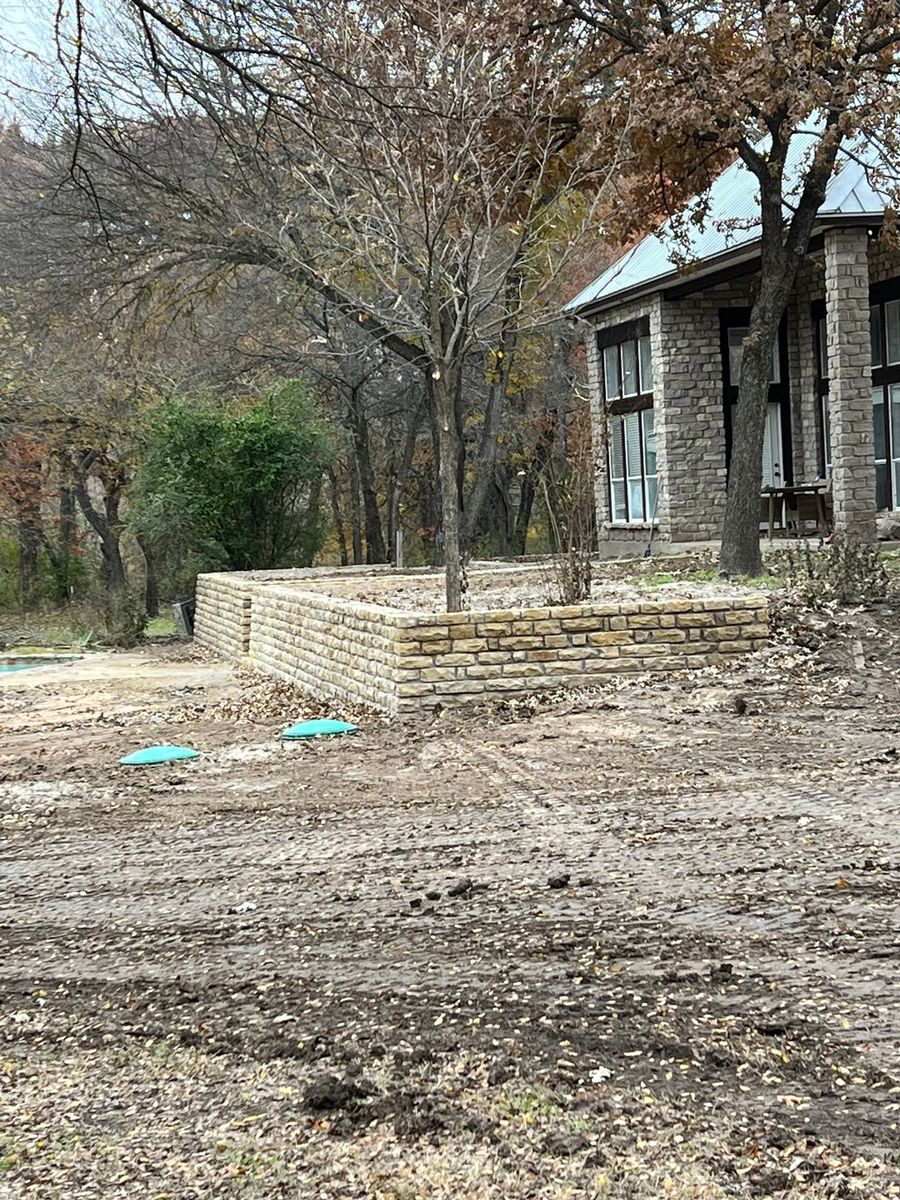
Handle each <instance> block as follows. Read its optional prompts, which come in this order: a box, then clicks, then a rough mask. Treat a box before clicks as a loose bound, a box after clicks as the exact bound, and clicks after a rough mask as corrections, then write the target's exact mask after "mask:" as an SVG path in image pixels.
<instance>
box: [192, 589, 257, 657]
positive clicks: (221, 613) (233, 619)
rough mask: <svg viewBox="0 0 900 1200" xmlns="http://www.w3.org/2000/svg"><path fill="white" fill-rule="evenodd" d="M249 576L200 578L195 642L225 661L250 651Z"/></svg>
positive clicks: (195, 617)
mask: <svg viewBox="0 0 900 1200" xmlns="http://www.w3.org/2000/svg"><path fill="white" fill-rule="evenodd" d="M251 586H252V576H251V575H249V574H245V573H237V572H236V573H233V574H225V573H222V574H219V575H200V576H199V577H198V579H197V609H196V612H195V614H194V641H195V642H197V643H198V644H199V645H201V646H203V647H204V648H205V649H207V650H212V651H213V652H214V653H215V654H218V655H220V656H221V657H222V658H242V657H243V656H244V655H245V654H246V653H247V652H248V650H249V649H250V588H251Z"/></svg>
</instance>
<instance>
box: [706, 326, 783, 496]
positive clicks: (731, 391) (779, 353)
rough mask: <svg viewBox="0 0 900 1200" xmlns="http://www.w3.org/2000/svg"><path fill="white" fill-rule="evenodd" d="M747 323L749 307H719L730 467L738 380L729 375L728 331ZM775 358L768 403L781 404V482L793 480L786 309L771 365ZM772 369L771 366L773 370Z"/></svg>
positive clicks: (729, 463)
mask: <svg viewBox="0 0 900 1200" xmlns="http://www.w3.org/2000/svg"><path fill="white" fill-rule="evenodd" d="M749 323H750V309H749V308H748V307H747V306H746V305H735V306H729V307H726V308H720V309H719V343H720V354H721V364H722V412H723V422H724V426H725V469H726V471H728V472H730V471H731V447H732V442H733V439H734V408H735V405H736V403H737V398H738V381H737V380H735V379H732V378H731V343H730V337H729V334H730V331H731V330H732V329H734V328H735V327H737V328H742V327H744V326H747V325H749ZM776 361H777V366H778V370H777V375H778V378H777V380H775V379H773V380H770V382H769V403H770V404H778V405H779V406H780V408H781V446H780V447H779V448H778V449H779V451H780V461H781V463H782V472H781V477H782V480H783V481H784V483H785V484H792V483H793V482H794V447H793V436H792V429H791V395H790V362H789V357H788V329H787V313H785V314H784V316H783V317H782V318H781V321H780V323H779V326H778V337H777V340H776V343H775V356H774V359H773V364H772V365H773V368H774V366H775V363H776ZM775 373H776V372H775V371H774V370H773V374H775Z"/></svg>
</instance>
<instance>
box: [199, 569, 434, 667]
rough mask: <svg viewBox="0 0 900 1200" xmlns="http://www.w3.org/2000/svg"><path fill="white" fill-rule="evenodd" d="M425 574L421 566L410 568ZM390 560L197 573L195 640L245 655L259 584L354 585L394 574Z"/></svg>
mask: <svg viewBox="0 0 900 1200" xmlns="http://www.w3.org/2000/svg"><path fill="white" fill-rule="evenodd" d="M408 573H409V574H422V572H421V570H420V571H418V572H416V571H411V572H408ZM393 574H396V568H395V567H393V566H392V565H391V564H390V563H379V564H376V565H370V564H361V565H356V566H349V567H285V568H284V569H282V570H275V571H223V572H218V573H215V574H207V575H198V576H197V592H196V598H197V611H196V613H195V616H194V641H196V642H197V643H198V644H199V645H201V646H204V647H205V648H206V649H208V650H213V651H214V652H215V653H216V654H219V655H221V656H222V657H223V658H244V657H245V656H246V655H247V654H249V653H250V623H251V619H252V618H251V611H252V605H253V596H254V593H255V591H256V590H257V589H258V588H259V587H261V586H262V587H265V588H267V587H269V586H271V585H272V584H273V583H284V584H296V583H298V582H303V583H306V584H309V585H310V586H314V585H315V584H316V583H317V582H318V581H321V580H324V579H336V578H339V577H340V578H344V579H346V578H347V577H348V576H353V577H354V578H355V580H356V582H355V583H353V585H352V586H353V587H355V588H358V587H359V579H360V577H361V576H362V577H368V576H378V575H393Z"/></svg>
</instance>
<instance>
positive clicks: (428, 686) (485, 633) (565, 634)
mask: <svg viewBox="0 0 900 1200" xmlns="http://www.w3.org/2000/svg"><path fill="white" fill-rule="evenodd" d="M335 590H338V591H340V590H343V589H342V588H341V587H339V586H338V587H337V588H335V586H331V587H317V586H316V585H315V584H310V585H300V584H294V585H290V586H283V585H280V584H277V583H271V584H260V585H256V586H254V588H253V605H252V621H251V631H250V662H251V665H253V666H256V667H258V668H260V669H261V670H265V671H269V672H272V673H273V674H276V675H278V676H280V677H281V678H283V679H287V680H289V681H291V682H293V683H296V684H299V685H301V686H302V687H304V688H306V689H308V690H309V691H311V692H313V693H314V694H316V695H325V696H330V697H333V698H337V699H340V700H347V701H350V702H353V703H365V704H371V705H374V706H375V707H378V708H382V709H385V710H387V711H388V712H391V713H398V714H409V713H416V712H422V711H429V710H431V709H432V708H433V707H434V706H435V705H436V704H442V705H447V706H450V705H456V704H463V703H469V702H474V701H482V700H485V699H488V698H489V697H492V696H494V697H497V696H514V695H516V694H519V695H522V694H527V693H529V692H533V691H536V690H539V689H542V688H554V687H560V686H564V685H569V686H589V685H593V684H599V683H602V682H603V681H604V679H607V678H608V677H609V676H610V675H618V674H622V673H633V672H647V671H673V670H679V669H687V668H691V667H702V666H709V665H712V664H715V663H721V662H724V661H726V660H728V659H729V658H732V657H734V656H737V655H741V654H744V653H747V652H748V651H751V650H756V649H759V648H760V647H762V646H763V645H765V643H766V640H767V637H768V609H767V600H766V597H765V596H760V595H756V594H745V595H739V596H734V597H724V598H721V599H710V600H703V599H667V600H646V601H645V600H641V601H636V602H628V603H621V604H599V603H597V604H593V603H588V604H582V605H575V606H572V607H546V608H534V609H524V610H505V611H483V612H465V613H409V612H403V611H400V610H399V609H393V608H388V607H386V606H381V605H378V604H372V603H363V602H360V601H357V600H352V599H348V598H347V597H346V596H341V595H335V594H333V592H334V591H335Z"/></svg>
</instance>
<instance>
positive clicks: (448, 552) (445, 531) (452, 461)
mask: <svg viewBox="0 0 900 1200" xmlns="http://www.w3.org/2000/svg"><path fill="white" fill-rule="evenodd" d="M456 392H457V388H456V387H455V386H454V383H453V381H452V380H451V379H448V378H447V377H446V375H445V374H442V375H441V377H440V378H439V379H437V380H435V381H434V386H433V388H432V395H433V399H434V418H435V424H436V426H437V438H438V454H439V458H438V476H439V479H440V485H441V542H442V545H443V558H444V582H445V585H446V594H447V612H459V611H460V609H461V608H462V558H461V555H460V544H459V525H460V521H459V517H460V512H459V482H458V474H457V472H458V469H459V445H458V440H459V439H458V437H457V423H456Z"/></svg>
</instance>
